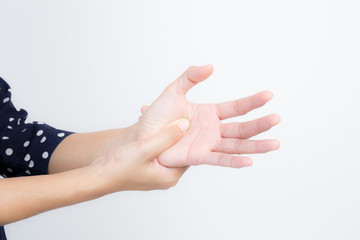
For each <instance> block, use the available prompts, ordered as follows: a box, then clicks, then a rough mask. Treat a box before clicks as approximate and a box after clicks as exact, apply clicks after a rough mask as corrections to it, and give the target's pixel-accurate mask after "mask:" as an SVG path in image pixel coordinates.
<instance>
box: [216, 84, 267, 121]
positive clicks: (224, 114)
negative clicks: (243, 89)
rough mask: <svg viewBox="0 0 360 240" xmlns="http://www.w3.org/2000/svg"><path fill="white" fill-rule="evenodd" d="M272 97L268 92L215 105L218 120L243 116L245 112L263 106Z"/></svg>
mask: <svg viewBox="0 0 360 240" xmlns="http://www.w3.org/2000/svg"><path fill="white" fill-rule="evenodd" d="M272 97H273V93H272V92H270V91H263V92H259V93H256V94H254V95H252V96H249V97H245V98H241V99H238V100H234V101H228V102H222V103H218V104H216V108H217V111H218V116H219V119H220V120H223V119H227V118H232V117H237V116H240V115H244V114H246V113H247V112H249V111H251V110H254V109H255V108H259V107H261V106H263V105H264V104H265V103H266V102H268V101H269V100H270V99H271V98H272Z"/></svg>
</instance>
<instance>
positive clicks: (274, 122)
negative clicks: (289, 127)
mask: <svg viewBox="0 0 360 240" xmlns="http://www.w3.org/2000/svg"><path fill="white" fill-rule="evenodd" d="M280 121H281V118H280V115H279V114H277V113H273V114H271V115H270V123H271V126H275V125H277V124H279V123H280Z"/></svg>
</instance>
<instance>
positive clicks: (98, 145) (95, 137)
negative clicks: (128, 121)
mask: <svg viewBox="0 0 360 240" xmlns="http://www.w3.org/2000/svg"><path fill="white" fill-rule="evenodd" d="M135 128H136V124H134V125H132V126H130V127H126V128H119V129H111V130H105V131H98V132H90V133H75V134H72V135H70V136H68V137H66V138H65V139H64V140H63V141H62V142H61V143H60V144H59V145H58V146H57V147H56V149H55V151H54V152H53V154H52V156H51V158H50V162H49V168H48V170H49V173H58V172H64V171H68V170H71V169H76V168H80V167H84V166H87V165H89V164H90V163H91V162H92V161H93V160H94V159H96V158H99V157H100V156H103V155H106V154H107V153H109V152H110V151H111V150H113V149H115V148H116V147H118V146H121V145H125V144H127V143H130V142H133V141H135V140H136V139H135V136H134V132H135Z"/></svg>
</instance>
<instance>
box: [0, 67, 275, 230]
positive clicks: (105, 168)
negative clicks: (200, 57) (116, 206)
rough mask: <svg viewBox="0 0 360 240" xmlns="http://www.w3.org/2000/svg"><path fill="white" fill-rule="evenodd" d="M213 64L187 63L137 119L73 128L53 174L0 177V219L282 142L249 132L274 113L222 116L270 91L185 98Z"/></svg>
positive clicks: (265, 125)
mask: <svg viewBox="0 0 360 240" xmlns="http://www.w3.org/2000/svg"><path fill="white" fill-rule="evenodd" d="M212 72H213V67H212V66H211V65H205V66H202V67H190V68H189V69H187V70H186V71H185V73H184V74H182V75H181V76H180V77H179V78H178V79H176V80H175V81H174V82H172V83H171V84H170V85H169V86H168V87H167V88H166V89H165V90H164V91H163V93H162V94H161V95H160V96H159V97H158V98H157V99H156V100H155V101H154V103H152V104H151V105H150V106H149V107H146V106H145V107H143V108H142V113H143V114H142V116H140V118H139V121H138V122H137V123H135V124H134V125H132V126H129V127H127V128H120V129H113V130H106V131H99V132H94V133H77V134H73V135H70V136H68V137H67V138H66V139H64V140H63V141H62V142H61V143H60V144H59V146H58V147H57V148H56V149H55V151H54V153H53V154H52V157H51V159H50V165H49V173H51V174H49V175H42V176H29V177H18V178H10V179H2V180H0V192H1V193H2V196H3V197H2V198H1V199H0V225H4V224H7V223H11V222H14V221H17V220H20V219H24V218H27V217H30V216H33V215H35V214H38V213H41V212H44V211H47V210H50V209H54V208H59V207H63V206H68V205H71V204H76V203H79V202H83V201H88V200H91V199H95V198H98V197H101V196H103V195H105V194H109V193H113V192H117V191H124V190H152V189H167V188H169V187H172V186H174V185H175V184H176V183H177V181H178V180H179V178H180V177H181V176H182V174H183V173H184V172H185V171H186V170H187V169H188V167H189V166H191V165H199V164H211V165H217V166H228V167H234V168H240V167H245V166H250V165H251V164H252V160H251V159H250V158H248V157H245V156H239V155H240V154H248V153H264V152H268V151H272V150H276V149H278V148H279V142H278V141H277V140H272V139H269V140H249V138H251V137H253V136H255V135H257V134H259V133H261V132H264V131H267V130H268V129H270V128H271V127H273V126H275V125H276V124H278V123H279V121H280V118H279V116H278V115H276V114H272V115H269V116H266V117H263V118H260V119H256V120H252V121H249V122H244V123H241V122H233V123H225V124H223V123H222V122H221V121H222V120H224V119H227V118H232V117H236V116H240V115H244V114H246V113H247V112H249V111H251V110H253V109H255V108H258V107H261V106H263V105H264V104H265V103H266V102H267V101H269V100H270V99H271V98H272V93H271V92H269V91H264V92H260V93H257V94H255V95H253V96H250V97H246V98H242V99H238V100H234V101H229V102H223V103H217V104H196V103H191V102H188V101H187V100H186V97H185V94H186V93H187V91H188V90H190V88H192V87H193V86H194V85H196V84H197V83H198V82H201V81H203V80H205V79H206V78H208V77H209V76H210V75H211V73H212ZM177 119H183V120H185V122H187V124H185V125H184V124H180V125H178V123H179V121H175V120H177ZM186 119H187V120H186ZM189 124H190V128H189V129H188V130H187V132H186V133H185V131H186V130H185V129H187V127H184V126H186V125H189ZM181 126H183V127H181ZM184 134H185V135H184ZM234 154H235V155H234Z"/></svg>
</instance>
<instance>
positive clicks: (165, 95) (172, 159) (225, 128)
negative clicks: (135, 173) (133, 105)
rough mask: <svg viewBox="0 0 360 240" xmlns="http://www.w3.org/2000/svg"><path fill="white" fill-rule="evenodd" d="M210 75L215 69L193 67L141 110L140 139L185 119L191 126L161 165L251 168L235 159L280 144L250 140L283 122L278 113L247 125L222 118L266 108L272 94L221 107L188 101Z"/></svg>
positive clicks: (162, 157)
mask: <svg viewBox="0 0 360 240" xmlns="http://www.w3.org/2000/svg"><path fill="white" fill-rule="evenodd" d="M212 72H213V67H212V66H211V65H205V66H202V67H195V66H192V67H189V68H188V69H187V70H186V71H185V72H184V73H183V74H182V75H181V76H180V77H179V78H178V79H177V80H175V81H174V82H173V83H171V84H170V85H169V86H168V87H167V88H166V89H165V90H164V91H163V92H162V94H161V95H160V96H159V97H158V98H157V99H156V100H155V101H154V102H153V103H152V104H151V105H150V106H149V107H146V106H144V107H143V108H142V113H143V114H142V116H141V117H140V118H139V123H138V131H137V139H139V140H140V139H144V138H147V137H149V136H152V135H154V134H155V133H157V132H158V131H159V130H160V129H161V128H162V127H164V126H165V125H167V124H168V123H170V122H172V121H174V120H176V119H179V118H187V119H189V120H190V122H191V126H190V128H189V130H188V131H187V133H186V134H185V135H184V136H183V137H182V138H181V139H180V141H179V142H177V143H176V144H175V145H174V146H172V147H171V148H169V149H168V150H167V151H165V152H164V153H162V154H161V155H160V156H159V157H158V161H159V162H160V163H161V164H162V165H165V166H168V167H182V166H189V165H199V164H211V165H218V166H229V167H237V168H238V167H244V166H250V165H251V164H252V160H251V159H250V158H248V157H245V156H239V155H233V154H244V153H245V154H246V153H264V152H267V151H271V150H275V149H278V148H279V142H278V141H277V140H248V138H250V137H252V136H254V135H257V134H259V133H261V132H264V131H266V130H268V129H270V128H271V127H272V126H274V125H276V124H277V123H279V120H280V119H279V116H278V115H276V114H272V115H269V116H266V117H263V118H260V119H256V120H253V121H249V122H245V123H226V124H223V123H221V120H223V119H227V118H231V117H236V116H240V115H244V114H246V113H247V112H249V111H251V110H253V109H255V108H258V107H261V106H263V105H264V104H265V103H266V102H267V101H269V100H270V99H271V98H272V93H271V92H268V91H264V92H260V93H257V94H255V95H253V96H250V97H246V98H242V99H238V100H235V101H229V102H223V103H218V104H195V103H191V102H188V101H187V100H186V97H185V94H186V93H187V91H188V90H189V89H190V88H192V87H193V86H194V85H196V84H197V83H198V82H201V81H203V80H205V79H206V78H208V77H209V76H210V75H211V74H212Z"/></svg>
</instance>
